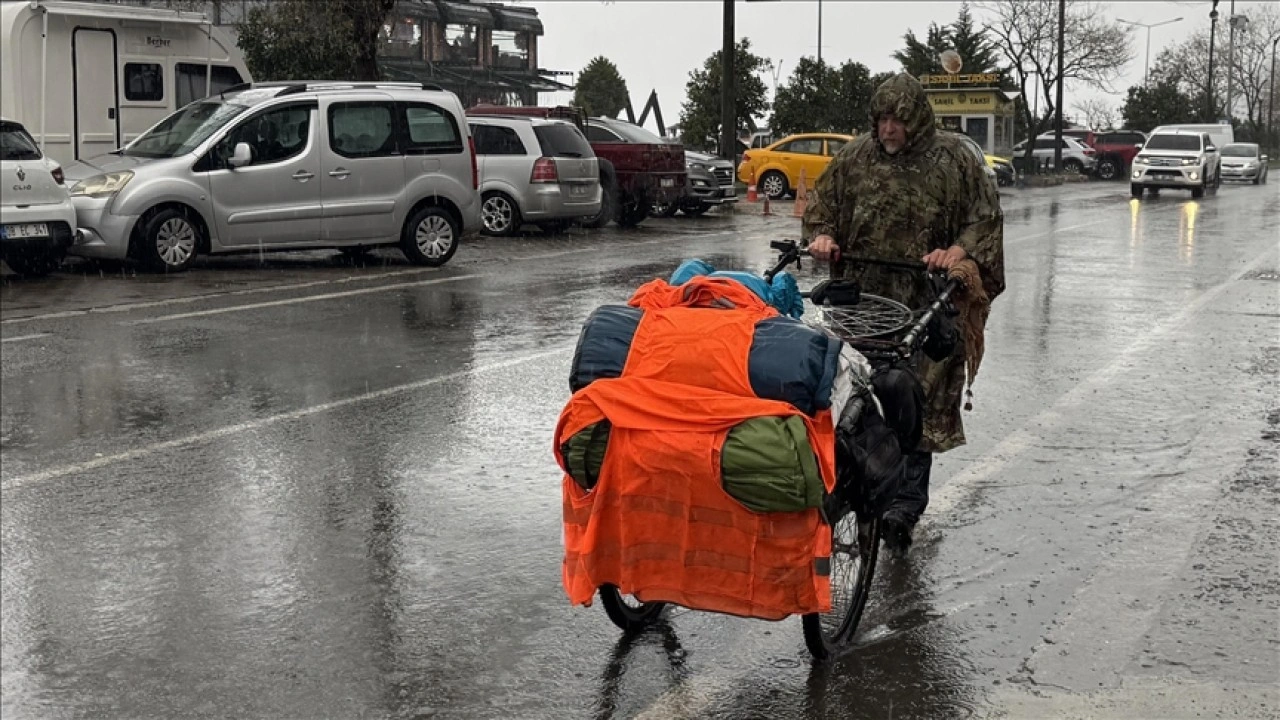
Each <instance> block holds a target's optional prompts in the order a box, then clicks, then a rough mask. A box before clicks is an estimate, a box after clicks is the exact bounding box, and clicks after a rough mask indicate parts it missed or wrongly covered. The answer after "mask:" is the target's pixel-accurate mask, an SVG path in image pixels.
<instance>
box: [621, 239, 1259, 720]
mask: <svg viewBox="0 0 1280 720" xmlns="http://www.w3.org/2000/svg"><path fill="white" fill-rule="evenodd" d="M1277 250H1280V244H1277V245H1276V246H1275V247H1271V248H1268V249H1267V250H1265V251H1263V252H1262V254H1260V255H1258V256H1257V257H1255V258H1254V259H1253V260H1251V261H1250V262H1249V264H1248V265H1246V266H1244V267H1243V268H1241V269H1240V270H1238V271H1236V272H1235V273H1234V274H1232V275H1231V277H1229V278H1228V279H1227V280H1225V281H1223V282H1222V283H1220V284H1219V285H1216V286H1214V287H1212V288H1210V289H1209V290H1206V291H1205V292H1203V293H1201V294H1200V295H1199V296H1197V297H1196V298H1195V299H1194V300H1191V301H1190V302H1188V303H1187V304H1185V305H1184V306H1183V307H1182V308H1181V309H1180V310H1179V311H1178V312H1177V313H1176V314H1174V315H1173V316H1172V317H1170V318H1168V319H1166V320H1165V321H1164V322H1162V323H1160V324H1158V325H1156V326H1155V327H1154V328H1152V329H1151V330H1150V331H1148V332H1147V333H1146V334H1145V335H1143V336H1141V337H1139V338H1138V340H1137V341H1135V342H1134V343H1132V344H1131V345H1129V346H1128V347H1126V348H1125V349H1124V350H1122V351H1121V352H1120V354H1119V355H1118V356H1117V357H1116V359H1115V360H1113V361H1112V362H1111V363H1110V364H1108V365H1107V366H1105V367H1103V368H1102V369H1100V370H1098V371H1097V372H1095V373H1094V374H1093V375H1091V376H1089V377H1088V378H1087V379H1085V380H1083V381H1082V382H1081V383H1080V384H1079V385H1077V386H1076V387H1075V389H1073V390H1072V391H1070V392H1067V393H1065V394H1064V395H1062V396H1061V397H1059V398H1058V400H1057V401H1056V402H1054V404H1053V405H1051V406H1050V407H1049V408H1047V409H1045V410H1044V411H1043V412H1041V413H1040V414H1039V415H1038V416H1036V418H1034V419H1033V420H1030V421H1028V422H1025V423H1023V427H1039V428H1040V432H1046V431H1047V429H1048V427H1049V426H1051V425H1053V424H1056V423H1058V422H1059V421H1060V420H1062V419H1063V411H1064V410H1066V409H1067V408H1069V407H1072V406H1076V405H1080V404H1082V403H1083V402H1085V401H1086V400H1087V399H1088V397H1089V396H1091V395H1092V394H1093V393H1094V392H1095V391H1096V390H1097V389H1099V388H1100V387H1102V386H1104V385H1106V384H1107V383H1108V382H1111V381H1112V380H1113V379H1114V378H1115V376H1116V375H1117V374H1118V373H1120V372H1121V371H1122V370H1124V369H1125V368H1126V361H1127V360H1128V359H1129V358H1130V357H1132V356H1133V355H1134V354H1136V353H1138V352H1142V351H1149V350H1151V349H1152V347H1153V345H1154V344H1155V343H1156V341H1158V340H1159V339H1160V338H1161V337H1163V336H1164V335H1166V334H1168V333H1169V332H1170V331H1172V330H1175V329H1177V328H1178V327H1179V326H1180V325H1182V324H1183V323H1185V322H1186V321H1187V319H1188V318H1190V317H1191V315H1193V314H1194V313H1196V312H1198V311H1199V310H1200V309H1201V308H1203V307H1204V306H1205V305H1207V304H1208V303H1210V302H1212V301H1213V300H1214V299H1216V298H1217V297H1218V296H1219V295H1221V294H1222V293H1223V292H1225V291H1226V290H1227V289H1228V288H1230V287H1231V286H1232V285H1234V284H1235V283H1237V282H1239V281H1240V279H1241V278H1243V277H1244V276H1245V275H1248V274H1249V273H1251V272H1254V271H1255V270H1257V269H1258V268H1259V267H1261V266H1262V265H1263V264H1265V263H1266V262H1267V261H1268V260H1270V259H1272V257H1273V256H1274V254H1275V253H1276V251H1277ZM1039 437H1040V435H1038V434H1036V433H1033V432H1031V431H1028V430H1018V431H1016V432H1014V433H1013V434H1012V435H1010V436H1008V437H1007V438H1005V440H1004V441H1002V442H1000V443H999V444H998V445H996V447H995V448H993V449H992V450H990V451H989V452H987V453H986V454H985V455H984V456H982V457H981V458H979V459H977V460H976V461H975V462H974V463H973V464H972V465H970V466H969V467H968V468H966V469H965V470H964V471H962V472H961V473H959V474H957V475H955V476H954V477H953V478H952V479H951V480H950V481H949V482H947V483H946V484H945V485H942V486H941V487H940V488H938V490H937V491H936V492H931V493H930V496H929V509H928V511H927V513H926V514H925V516H924V517H923V518H921V520H920V523H921V525H922V526H926V527H927V526H928V525H929V524H930V522H931V520H932V521H933V522H937V521H938V520H937V518H939V517H940V516H942V515H945V514H947V513H949V512H950V511H951V510H953V509H955V507H956V506H957V505H958V504H959V503H960V501H961V500H962V499H963V498H965V497H966V496H967V495H968V494H969V493H970V492H971V491H972V490H973V489H974V486H975V485H977V484H978V483H980V482H982V481H983V480H985V479H987V478H988V477H990V476H991V475H992V474H994V473H995V472H997V471H999V470H1000V469H1002V468H1004V467H1005V466H1006V465H1008V464H1009V463H1011V462H1012V461H1013V460H1015V459H1016V458H1018V457H1019V456H1020V455H1022V454H1023V453H1025V452H1026V451H1027V450H1028V449H1030V448H1032V447H1034V445H1035V442H1036V440H1037V439H1038V438H1039ZM733 683H734V679H733V678H731V677H729V676H728V675H725V674H720V673H716V672H714V671H712V672H706V673H702V674H699V675H696V676H694V677H692V678H689V679H688V680H686V681H685V682H684V683H682V684H681V685H679V686H677V687H675V688H673V689H671V690H668V691H667V692H665V693H663V694H662V695H660V696H658V697H657V698H655V699H654V701H653V702H652V703H650V704H649V706H648V707H646V708H645V709H644V710H642V711H641V712H640V713H639V714H637V715H636V716H635V717H636V718H637V720H674V719H676V718H696V717H701V716H703V715H705V714H706V708H707V707H708V706H710V705H711V704H713V703H716V702H718V701H719V698H721V697H723V695H724V694H725V693H728V692H731V690H732V687H733Z"/></svg>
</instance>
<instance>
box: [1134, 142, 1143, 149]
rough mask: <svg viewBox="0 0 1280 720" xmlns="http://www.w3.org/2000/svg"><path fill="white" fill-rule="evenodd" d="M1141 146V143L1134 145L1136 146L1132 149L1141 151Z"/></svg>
mask: <svg viewBox="0 0 1280 720" xmlns="http://www.w3.org/2000/svg"><path fill="white" fill-rule="evenodd" d="M1142 146H1143V143H1136V144H1135V145H1134V147H1135V148H1137V149H1139V150H1141V149H1142Z"/></svg>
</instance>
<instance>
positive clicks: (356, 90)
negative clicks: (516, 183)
mask: <svg viewBox="0 0 1280 720" xmlns="http://www.w3.org/2000/svg"><path fill="white" fill-rule="evenodd" d="M66 173H67V176H68V178H69V179H70V180H75V181H77V182H76V184H75V185H74V186H73V187H72V189H71V196H72V202H73V203H74V204H75V206H76V218H77V220H78V223H79V226H80V228H81V236H80V238H79V239H78V240H77V242H76V244H74V245H73V246H72V247H71V249H70V252H71V253H73V254H76V255H80V256H83V257H92V258H112V259H123V258H126V257H127V258H133V259H136V260H139V261H141V262H143V263H145V264H147V265H150V266H152V267H154V268H156V269H159V270H164V271H179V270H184V269H186V268H187V267H188V266H189V265H190V264H191V262H192V260H194V259H195V257H196V256H197V255H198V254H201V253H209V254H216V253H235V252H259V251H266V250H302V249H312V248H324V247H334V248H343V249H353V250H358V249H363V248H367V247H373V246H378V245H392V244H398V245H399V247H400V249H401V251H403V252H404V254H405V257H407V258H408V259H409V260H410V261H411V262H413V263H416V264H422V265H442V264H444V263H445V262H447V261H448V260H449V258H450V257H452V256H453V253H454V252H455V251H456V250H457V248H458V242H459V240H460V239H461V238H462V237H464V236H465V235H467V234H469V233H473V232H475V231H477V230H479V227H480V196H479V192H478V187H479V173H478V169H477V165H476V157H475V149H474V145H473V144H472V142H471V137H470V133H469V131H468V127H467V123H466V115H465V114H464V112H463V109H462V104H461V103H460V102H459V101H458V98H457V96H455V95H454V94H453V93H450V92H445V91H443V90H440V89H438V88H432V87H429V86H424V85H421V84H417V83H339V82H281V83H254V84H245V85H239V86H236V87H233V88H230V89H228V90H226V91H225V92H223V93H222V94H221V95H217V96H213V97H209V98H206V99H204V100H199V101H196V102H194V103H191V104H190V105H187V106H185V107H183V108H182V109H180V110H178V111H177V112H175V113H173V114H172V115H170V116H169V117H167V118H165V119H164V120H163V121H161V122H160V123H159V124H157V125H155V126H154V127H152V128H151V129H150V130H148V131H147V132H146V133H144V134H143V135H141V136H140V137H138V138H137V139H135V140H134V141H133V142H131V143H129V144H128V145H126V146H125V147H123V148H121V149H119V150H116V151H115V152H112V153H110V154H107V155H103V156H100V157H96V158H93V159H91V160H88V161H85V162H80V163H75V164H73V165H71V166H69V167H67V168H66Z"/></svg>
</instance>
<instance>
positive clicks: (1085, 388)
mask: <svg viewBox="0 0 1280 720" xmlns="http://www.w3.org/2000/svg"><path fill="white" fill-rule="evenodd" d="M1277 250H1280V244H1277V245H1275V246H1273V247H1270V248H1267V249H1266V250H1264V251H1263V252H1262V253H1260V254H1259V255H1258V256H1257V257H1255V258H1253V259H1252V260H1250V261H1249V263H1248V264H1247V265H1245V266H1244V267H1242V268H1240V269H1239V270H1237V271H1236V272H1235V273H1233V274H1232V275H1231V277H1229V278H1227V279H1226V280H1224V281H1223V282H1221V283H1219V284H1218V285H1215V286H1214V287H1212V288H1210V289H1208V290H1206V291H1204V292H1203V293H1200V295H1198V296H1196V298H1195V299H1194V300H1191V301H1190V302H1188V303H1186V304H1185V305H1183V306H1182V308H1181V309H1179V310H1178V312H1177V313H1174V314H1173V315H1172V316H1171V317H1169V318H1167V319H1166V320H1164V321H1163V322H1161V323H1158V324H1157V325H1155V326H1154V327H1152V328H1151V329H1150V330H1148V331H1147V332H1146V333H1144V334H1143V335H1141V336H1139V337H1138V339H1137V341H1135V342H1133V343H1131V344H1130V345H1129V346H1128V347H1126V348H1124V349H1123V350H1121V351H1120V352H1119V353H1118V354H1117V355H1116V357H1115V358H1114V359H1113V360H1112V361H1111V362H1110V363H1108V364H1107V365H1105V366H1103V367H1102V368H1100V369H1098V370H1097V371H1095V372H1094V373H1093V374H1092V375H1090V376H1089V377H1087V378H1085V379H1084V380H1082V381H1081V382H1080V383H1079V384H1078V385H1076V386H1075V387H1074V388H1072V389H1071V390H1070V391H1068V392H1067V393H1065V394H1063V395H1062V396H1061V397H1060V398H1058V400H1057V401H1056V402H1055V403H1054V404H1053V405H1051V406H1049V407H1048V408H1046V409H1045V410H1043V411H1042V412H1040V414H1038V415H1036V416H1035V417H1034V418H1032V419H1030V420H1028V421H1026V422H1023V423H1022V427H1021V428H1020V429H1018V430H1016V431H1014V432H1013V433H1011V434H1010V435H1008V436H1007V437H1006V438H1005V439H1004V440H1002V441H1000V442H999V443H998V444H997V445H996V446H995V447H994V448H993V449H991V450H990V451H989V452H988V453H987V454H986V455H984V456H983V457H982V458H980V459H979V460H978V461H977V462H975V463H973V464H972V465H969V466H968V467H966V468H965V469H964V470H962V471H961V472H960V473H959V474H957V475H955V476H954V477H953V478H952V479H951V481H950V482H948V483H946V484H945V485H942V486H941V487H939V488H938V490H937V492H936V493H931V495H930V497H929V511H928V514H927V515H926V516H925V517H923V518H921V522H922V523H927V522H928V520H929V515H933V516H934V517H937V516H940V515H944V514H946V513H948V512H949V511H951V510H952V509H954V508H955V507H956V505H957V504H958V503H959V502H960V500H961V499H962V498H964V497H965V496H966V495H968V494H969V493H970V492H971V491H972V490H973V488H974V486H975V485H977V484H978V483H980V482H982V481H983V480H986V479H987V478H989V477H991V476H992V475H993V474H995V473H996V472H997V471H999V470H1001V469H1002V468H1004V467H1005V466H1006V465H1008V464H1009V463H1010V462H1012V461H1013V460H1014V459H1015V458H1017V457H1018V456H1020V455H1021V454H1022V453H1024V452H1026V451H1027V450H1028V449H1029V448H1031V447H1033V446H1034V445H1035V444H1036V443H1037V442H1038V441H1039V440H1040V439H1041V437H1042V433H1044V432H1045V430H1046V429H1047V428H1048V427H1050V426H1053V425H1056V424H1057V423H1058V422H1059V421H1061V420H1062V418H1063V411H1065V410H1068V409H1071V408H1075V407H1078V406H1080V405H1083V404H1084V403H1086V402H1088V401H1089V399H1090V398H1093V397H1097V395H1096V393H1097V391H1098V390H1099V389H1101V388H1103V387H1104V386H1106V385H1107V384H1108V383H1110V382H1111V381H1112V380H1114V379H1115V376H1116V375H1117V374H1118V373H1119V372H1121V371H1122V370H1124V369H1126V368H1127V367H1129V362H1130V358H1132V357H1133V356H1134V355H1136V354H1138V353H1141V352H1147V351H1150V350H1151V349H1152V348H1153V346H1154V345H1155V344H1156V343H1157V342H1158V341H1159V340H1160V339H1161V338H1162V337H1164V336H1165V335H1167V334H1169V333H1170V332H1171V331H1173V330H1176V329H1177V328H1178V327H1179V326H1181V325H1182V324H1183V323H1185V322H1186V321H1187V319H1188V318H1190V317H1191V316H1192V315H1193V314H1195V313H1197V312H1199V311H1200V309H1201V308H1203V307H1204V306H1205V305H1207V304H1209V303H1210V302H1213V301H1214V300H1215V299H1217V297H1218V296H1219V295H1221V294H1222V293H1224V292H1226V290H1227V289H1228V288H1230V287H1231V286H1233V285H1235V284H1236V283H1238V282H1239V281H1240V280H1241V278H1243V277H1244V276H1245V275H1248V274H1250V273H1252V272H1255V271H1256V270H1258V269H1259V268H1261V267H1262V266H1263V265H1264V264H1266V263H1267V261H1269V260H1272V258H1273V257H1274V256H1275V254H1276V251H1277ZM1027 428H1039V430H1028V429H1027Z"/></svg>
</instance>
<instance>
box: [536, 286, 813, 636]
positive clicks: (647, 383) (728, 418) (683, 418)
mask: <svg viewBox="0 0 1280 720" xmlns="http://www.w3.org/2000/svg"><path fill="white" fill-rule="evenodd" d="M630 304H631V305H633V306H637V307H641V308H643V309H644V310H645V313H644V316H643V319H642V320H641V321H640V325H639V327H638V328H637V329H636V333H635V336H634V338H633V339H632V342H631V350H630V353H629V355H628V357H627V362H626V365H625V367H624V369H623V372H622V376H621V377H619V378H613V379H603V380H597V381H595V382H593V383H591V384H590V385H588V386H587V387H585V388H583V389H582V390H580V391H578V392H577V393H575V394H574V396H573V397H572V398H571V399H570V401H569V403H568V405H567V406H566V407H565V409H564V411H563V412H562V413H561V415H560V422H559V424H558V426H557V428H556V436H555V448H556V449H555V453H556V459H557V461H558V462H559V463H560V466H561V468H564V467H565V461H564V458H563V457H562V455H561V453H560V447H561V445H562V444H563V443H564V442H566V441H567V440H568V439H569V438H570V437H572V436H573V435H574V434H575V433H577V432H579V431H581V430H582V429H584V428H586V427H587V426H588V425H591V424H592V423H595V422H599V421H601V420H606V419H607V420H608V421H609V422H610V423H611V424H612V430H611V432H610V435H609V446H608V451H607V452H606V454H605V458H604V464H603V465H602V467H601V469H600V475H599V479H598V481H597V483H596V486H595V487H594V488H592V489H591V490H590V491H589V492H588V491H584V490H583V489H582V488H581V487H579V486H578V484H577V483H575V482H574V481H573V479H572V478H571V477H569V476H568V475H567V474H566V475H565V477H564V480H563V488H562V490H563V495H564V543H565V557H564V565H563V580H564V586H565V591H566V592H567V593H568V595H569V600H570V602H571V603H573V604H575V605H590V604H591V601H592V598H593V597H594V595H595V592H596V589H597V588H598V587H599V586H600V585H603V584H606V583H608V584H612V585H616V586H618V588H619V589H620V590H621V591H622V592H623V593H627V594H632V595H635V596H636V597H637V598H639V599H640V600H641V601H645V602H654V601H665V602H671V603H675V604H678V605H682V606H684V607H689V608H694V609H697V610H708V611H714V612H722V613H729V614H733V615H740V616H744V617H754V618H762V619H766V620H780V619H782V618H784V617H787V616H788V615H792V614H801V613H811V612H826V611H829V610H830V607H831V594H830V584H829V581H828V577H827V567H828V564H829V563H828V558H829V556H830V551H831V530H830V528H829V527H828V526H827V525H826V524H825V523H824V522H823V520H822V518H821V515H820V514H819V512H818V510H817V509H816V508H810V509H807V510H804V511H801V512H789V513H757V512H753V511H751V510H748V509H747V508H746V507H744V506H743V505H741V504H740V503H739V502H738V501H737V500H735V499H734V498H733V497H731V496H730V495H729V494H728V493H726V492H725V490H724V488H723V486H722V483H721V477H720V448H721V447H722V446H723V444H724V441H725V438H726V437H727V436H728V434H729V430H730V429H732V428H733V427H734V426H735V425H737V424H739V423H741V422H743V421H746V420H748V419H751V418H755V417H763V416H777V417H788V416H791V415H800V416H801V417H803V418H804V420H805V424H806V426H807V427H808V431H809V442H810V444H811V446H812V447H813V451H814V453H815V454H816V456H817V458H818V466H819V468H820V469H821V472H822V478H823V481H824V484H825V485H826V487H827V490H828V491H830V490H832V489H833V488H834V486H835V430H834V427H833V424H832V419H831V412H830V410H823V411H821V412H819V413H818V414H817V416H815V417H809V416H805V415H804V414H803V413H801V412H800V411H799V410H797V409H796V408H795V407H793V406H792V405H790V404H788V403H785V402H781V401H777V400H764V399H761V398H759V397H757V396H756V395H755V394H754V393H753V392H752V390H751V382H750V378H749V375H748V367H747V366H748V357H749V354H750V350H751V341H752V337H753V335H754V332H755V324H756V322H757V321H759V320H761V319H764V318H767V317H773V316H775V315H777V314H778V313H777V311H776V310H774V309H773V308H771V307H769V306H768V305H766V304H765V303H764V302H763V301H762V300H760V298H758V297H757V296H756V295H755V294H754V293H752V292H751V291H750V290H749V289H747V288H746V287H745V286H743V285H741V284H740V283H737V282H734V281H732V280H728V279H724V278H711V277H699V278H694V279H693V280H690V281H689V282H688V283H685V284H684V285H680V286H671V285H668V284H666V283H665V282H663V281H661V280H657V281H654V282H651V283H649V284H648V285H645V286H644V287H641V288H640V289H639V290H637V291H636V293H635V295H634V296H633V297H632V299H631V302H630ZM716 308H720V309H716Z"/></svg>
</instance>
